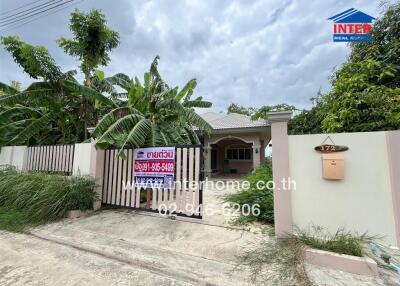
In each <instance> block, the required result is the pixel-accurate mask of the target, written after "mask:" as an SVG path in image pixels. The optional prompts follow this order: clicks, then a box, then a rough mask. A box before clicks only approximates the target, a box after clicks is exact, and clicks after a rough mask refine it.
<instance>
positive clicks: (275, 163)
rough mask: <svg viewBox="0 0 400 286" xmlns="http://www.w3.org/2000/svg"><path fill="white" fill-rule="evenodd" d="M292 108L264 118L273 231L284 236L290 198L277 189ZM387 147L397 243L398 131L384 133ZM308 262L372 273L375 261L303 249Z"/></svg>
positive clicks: (285, 169) (284, 173) (285, 167)
mask: <svg viewBox="0 0 400 286" xmlns="http://www.w3.org/2000/svg"><path fill="white" fill-rule="evenodd" d="M291 115H292V112H287V111H285V112H270V113H268V121H269V122H270V123H271V135H272V136H271V137H272V141H273V156H272V170H273V179H274V182H275V183H276V186H275V189H274V215H275V234H276V236H277V237H278V238H279V237H284V236H285V235H286V234H288V233H292V232H293V218H292V199H291V194H290V191H281V190H283V188H282V183H281V180H282V179H283V178H289V177H290V168H289V142H288V141H289V138H288V133H287V122H288V121H289V119H290V118H291ZM386 142H387V150H388V160H389V171H390V178H391V179H390V180H391V191H392V197H393V210H394V220H395V227H396V237H397V242H398V245H400V151H399V146H400V131H388V132H387V133H386ZM306 260H307V261H308V262H309V263H312V264H317V265H320V266H325V267H329V268H333V269H338V270H342V271H347V272H351V273H356V274H361V275H376V274H377V264H376V262H375V261H373V260H372V259H368V258H358V257H353V256H349V255H338V254H335V253H332V252H326V251H320V250H315V249H309V250H307V252H306Z"/></svg>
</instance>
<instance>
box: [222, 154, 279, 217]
mask: <svg viewBox="0 0 400 286" xmlns="http://www.w3.org/2000/svg"><path fill="white" fill-rule="evenodd" d="M246 180H248V181H249V183H250V187H249V188H248V189H243V190H240V191H239V192H237V193H234V194H229V195H227V196H226V197H225V199H226V201H229V202H232V203H237V204H239V205H240V206H243V205H244V204H248V205H250V206H253V205H255V204H258V205H259V206H260V215H259V216H252V215H249V216H241V217H239V218H238V219H237V220H236V223H238V224H241V223H247V222H251V221H256V220H258V221H262V222H267V223H273V222H274V197H273V191H272V189H268V187H269V186H267V182H268V181H272V164H271V161H270V160H267V162H266V163H265V164H263V165H262V166H260V167H259V168H257V169H256V170H255V171H254V172H253V173H252V174H250V175H249V176H248V177H247V178H246ZM259 181H262V182H263V183H262V185H259V187H257V182H259Z"/></svg>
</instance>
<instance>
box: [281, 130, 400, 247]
mask: <svg viewBox="0 0 400 286" xmlns="http://www.w3.org/2000/svg"><path fill="white" fill-rule="evenodd" d="M326 136H327V135H324V134H317V135H294V136H289V158H290V163H289V164H290V177H291V179H293V180H295V181H296V184H297V188H296V190H293V191H292V209H293V223H294V225H296V226H298V227H300V228H306V227H308V226H310V225H312V224H315V225H320V226H324V227H326V228H327V229H328V230H329V231H331V232H335V231H336V230H337V229H338V228H340V227H346V228H347V229H348V230H352V231H357V232H359V233H363V232H365V231H367V232H368V234H370V235H379V236H385V237H384V241H385V242H386V243H389V244H392V245H396V244H397V242H396V233H395V222H394V212H393V202H392V193H391V185H390V173H389V162H388V153H387V143H386V136H385V132H365V133H341V134H330V137H331V138H332V139H333V140H334V141H335V143H336V144H337V145H345V146H348V147H349V150H348V151H345V152H341V154H343V155H344V158H345V178H344V180H340V181H330V180H325V179H323V178H322V154H321V153H319V152H317V151H315V150H314V147H315V146H317V145H320V144H321V142H322V141H323V140H324V139H325V138H326Z"/></svg>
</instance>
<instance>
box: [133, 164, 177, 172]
mask: <svg viewBox="0 0 400 286" xmlns="http://www.w3.org/2000/svg"><path fill="white" fill-rule="evenodd" d="M174 165H175V164H174V162H136V163H135V172H165V173H173V172H174V169H175V168H174V167H175V166H174Z"/></svg>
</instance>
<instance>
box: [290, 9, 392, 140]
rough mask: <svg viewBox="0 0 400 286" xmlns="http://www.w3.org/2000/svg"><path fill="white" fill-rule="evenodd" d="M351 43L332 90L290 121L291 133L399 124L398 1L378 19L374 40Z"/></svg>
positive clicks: (349, 129)
mask: <svg viewBox="0 0 400 286" xmlns="http://www.w3.org/2000/svg"><path fill="white" fill-rule="evenodd" d="M350 48H351V53H350V57H349V59H348V60H347V62H346V63H344V64H343V66H342V67H341V68H340V69H338V70H337V71H336V72H334V73H333V75H332V77H331V85H332V90H331V91H329V92H327V93H325V94H322V95H321V96H320V97H319V98H318V103H317V104H316V105H314V107H313V108H312V109H311V110H309V111H304V112H302V113H300V114H299V115H297V116H295V117H294V118H293V120H292V121H291V122H289V126H290V127H291V130H292V131H293V133H296V134H299V133H318V132H320V131H323V132H358V131H378V130H396V129H400V3H396V4H394V5H389V6H386V7H385V12H384V13H383V15H382V16H381V17H379V19H377V20H376V21H375V22H374V24H373V26H372V42H369V43H352V44H351V45H350ZM318 122H320V123H321V124H320V127H318Z"/></svg>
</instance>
